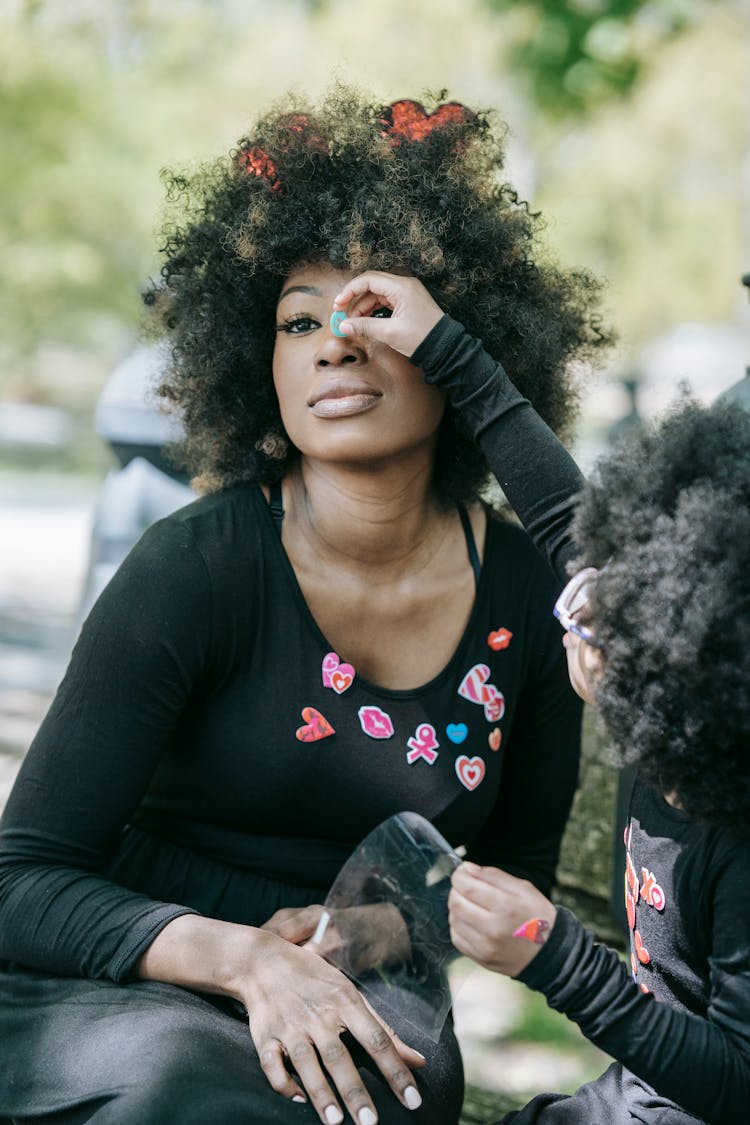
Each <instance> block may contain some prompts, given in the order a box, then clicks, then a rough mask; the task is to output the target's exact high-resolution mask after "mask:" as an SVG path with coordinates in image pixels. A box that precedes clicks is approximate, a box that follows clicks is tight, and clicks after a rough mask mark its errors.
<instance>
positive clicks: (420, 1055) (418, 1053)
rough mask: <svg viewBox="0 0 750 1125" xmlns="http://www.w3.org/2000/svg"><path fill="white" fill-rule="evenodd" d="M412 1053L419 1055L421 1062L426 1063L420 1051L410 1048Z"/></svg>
mask: <svg viewBox="0 0 750 1125" xmlns="http://www.w3.org/2000/svg"><path fill="white" fill-rule="evenodd" d="M412 1051H414V1054H415V1055H419V1057H420V1059H421V1060H422V1062H427V1059H426V1058H425V1056H424V1055H423V1054H422V1052H421V1051H417V1050H416V1049H415V1048H414V1047H412Z"/></svg>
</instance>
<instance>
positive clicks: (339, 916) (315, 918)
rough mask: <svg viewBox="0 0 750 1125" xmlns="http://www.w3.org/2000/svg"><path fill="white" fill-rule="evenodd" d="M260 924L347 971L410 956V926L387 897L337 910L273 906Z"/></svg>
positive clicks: (396, 962) (364, 969) (393, 962)
mask: <svg viewBox="0 0 750 1125" xmlns="http://www.w3.org/2000/svg"><path fill="white" fill-rule="evenodd" d="M324 914H325V915H326V916H327V918H326V922H325V925H324V927H323V932H322V934H321V936H320V938H319V939H318V941H315V942H314V941H313V940H312V939H313V938H314V937H315V936H316V934H317V930H318V926H319V925H320V922H321V918H322V917H323V915H324ZM262 929H264V930H270V931H271V933H274V934H276V935H277V936H278V937H282V938H284V939H285V940H286V941H290V942H292V943H293V944H294V945H304V948H305V949H309V950H311V951H312V952H313V953H318V954H320V956H321V957H325V959H326V960H327V961H330V962H331V963H332V964H333V965H336V966H338V968H340V969H342V970H343V971H344V972H345V973H349V974H351V975H352V976H356V975H358V974H359V973H364V972H367V971H368V970H369V969H374V968H376V967H377V966H384V967H387V966H389V965H402V964H403V963H404V962H405V961H408V960H409V957H410V956H411V942H410V940H409V930H408V928H407V926H406V923H405V922H404V920H403V918H402V917H401V914H400V912H399V911H398V909H397V908H396V907H395V906H394V905H393V903H390V902H374V903H366V904H364V905H362V906H348V907H344V908H340V909H325V908H324V907H322V906H307V907H305V908H303V909H294V908H292V909H290V908H288V907H286V908H284V909H283V910H277V911H276V913H275V914H274V915H273V917H271V918H269V919H268V921H267V922H265V923H264V925H263V927H262Z"/></svg>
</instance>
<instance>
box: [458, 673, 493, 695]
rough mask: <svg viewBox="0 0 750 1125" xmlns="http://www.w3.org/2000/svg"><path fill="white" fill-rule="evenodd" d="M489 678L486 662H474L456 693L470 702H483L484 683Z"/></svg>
mask: <svg viewBox="0 0 750 1125" xmlns="http://www.w3.org/2000/svg"><path fill="white" fill-rule="evenodd" d="M489 678H490V670H489V668H488V667H487V665H486V664H475V665H474V667H473V668H470V669H469V671H468V672H467V673H466V675H465V676H464V678H463V679H462V680H461V683H460V685H459V688H458V694H459V695H462V696H463V697H464V699H468V700H469V702H470V703H483V702H484V694H483V693H484V684H485V683H486V682H487V680H488V679H489Z"/></svg>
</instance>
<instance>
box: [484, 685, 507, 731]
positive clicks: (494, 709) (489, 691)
mask: <svg viewBox="0 0 750 1125" xmlns="http://www.w3.org/2000/svg"><path fill="white" fill-rule="evenodd" d="M483 691H484V692H486V698H485V700H484V717H485V719H486V720H487V722H488V723H497V722H499V721H500V719H502V717H503V715H504V714H505V696H504V695H503V693H502V692H501V691H498V690H497V688H496V687H495V685H494V684H487V685H486V686H485V687H484V688H483Z"/></svg>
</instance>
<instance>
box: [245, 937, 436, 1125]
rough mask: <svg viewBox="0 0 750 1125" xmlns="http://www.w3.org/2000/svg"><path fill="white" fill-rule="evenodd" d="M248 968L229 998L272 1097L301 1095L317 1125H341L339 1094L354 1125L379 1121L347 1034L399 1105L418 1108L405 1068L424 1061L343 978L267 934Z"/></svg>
mask: <svg viewBox="0 0 750 1125" xmlns="http://www.w3.org/2000/svg"><path fill="white" fill-rule="evenodd" d="M258 933H259V934H260V933H262V931H258ZM252 962H253V968H252V972H250V971H248V972H247V973H246V974H242V973H240V974H239V975H238V976H237V977H236V979H235V983H234V986H233V988H232V991H233V993H234V994H235V995H236V996H238V998H239V999H241V1000H242V1002H243V1004H244V1005H245V1007H246V1009H247V1012H248V1020H249V1024H250V1034H251V1035H252V1038H253V1042H254V1043H255V1047H256V1049H257V1052H258V1057H259V1059H260V1064H261V1066H262V1068H263V1071H264V1073H265V1075H266V1078H267V1079H268V1081H269V1083H270V1084H271V1086H272V1087H273V1089H274V1090H275V1091H276V1092H277V1093H278V1094H281V1095H282V1096H284V1097H288V1098H294V1097H298V1098H299V1097H300V1096H304V1095H305V1094H306V1095H307V1097H309V1099H310V1101H311V1102H312V1103H313V1105H314V1106H315V1108H316V1110H317V1111H318V1114H319V1116H320V1119H321V1121H324V1122H326V1123H327V1125H336V1123H337V1122H340V1121H342V1120H343V1115H342V1114H341V1112H340V1108H339V1102H338V1100H337V1097H336V1093H335V1091H338V1095H339V1097H340V1100H341V1101H342V1102H343V1103H344V1105H345V1106H346V1108H347V1109H348V1111H349V1113H350V1115H351V1118H352V1120H353V1121H355V1122H357V1123H358V1125H374V1123H375V1122H376V1121H377V1114H376V1112H375V1108H374V1106H373V1104H372V1101H371V1099H370V1095H369V1094H368V1092H367V1089H366V1087H365V1086H364V1084H363V1082H362V1078H361V1076H360V1074H359V1071H358V1070H357V1068H356V1066H355V1064H354V1061H353V1060H352V1057H351V1055H350V1054H349V1052H348V1051H347V1049H346V1047H345V1046H344V1044H343V1043H342V1041H341V1035H342V1033H343V1032H345V1031H348V1032H349V1033H350V1034H351V1035H352V1036H353V1037H354V1038H355V1039H356V1040H357V1041H358V1042H359V1043H360V1044H361V1045H362V1046H363V1047H364V1049H365V1050H366V1051H367V1052H368V1054H369V1055H371V1057H372V1058H373V1060H374V1061H375V1063H376V1064H377V1065H378V1067H379V1068H380V1070H381V1071H382V1072H383V1075H384V1076H385V1078H386V1081H387V1082H388V1084H389V1085H390V1087H391V1089H392V1090H393V1091H394V1093H395V1094H396V1096H397V1097H398V1099H399V1100H400V1101H401V1102H402V1103H403V1104H404V1105H406V1106H407V1107H408V1108H409V1109H416V1108H417V1107H418V1106H419V1104H420V1102H421V1098H420V1096H419V1093H418V1091H417V1087H416V1084H415V1082H414V1079H413V1077H412V1074H411V1071H410V1070H409V1068H408V1067H409V1066H411V1067H419V1066H422V1065H424V1058H423V1057H422V1056H421V1055H420V1054H419V1053H418V1052H417V1051H414V1050H412V1049H411V1048H410V1047H407V1046H406V1044H404V1043H403V1042H402V1041H401V1040H400V1039H399V1038H398V1036H397V1035H396V1034H395V1032H394V1031H392V1030H391V1029H390V1028H389V1027H387V1025H385V1024H384V1023H383V1021H381V1020H380V1019H379V1018H378V1017H377V1016H376V1014H375V1013H374V1012H373V1010H372V1008H370V1006H369V1005H368V1004H367V1003H366V1002H365V1000H364V999H363V997H362V996H361V995H360V994H359V992H357V989H356V988H355V986H354V985H353V984H352V983H351V981H349V980H347V978H346V977H345V976H344V975H343V973H341V972H339V970H338V969H336V968H334V967H333V966H332V965H329V964H328V963H327V962H326V961H324V960H323V959H322V958H321V957H317V956H315V954H313V953H311V952H309V951H308V950H306V949H301V948H299V947H298V946H296V945H294V944H292V943H290V942H287V941H284V940H281V939H279V938H278V937H277V936H276V935H275V934H272V933H269V932H266V933H262V938H261V940H260V941H259V943H258V946H257V947H256V948H255V949H254V950H253V957H252ZM248 970H249V966H248ZM407 1064H408V1066H407ZM289 1068H291V1070H292V1071H293V1072H294V1075H296V1078H295V1077H294V1076H293V1075H292V1074H291V1073H290V1070H289ZM297 1079H298V1080H299V1081H297ZM368 1111H369V1113H368Z"/></svg>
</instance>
